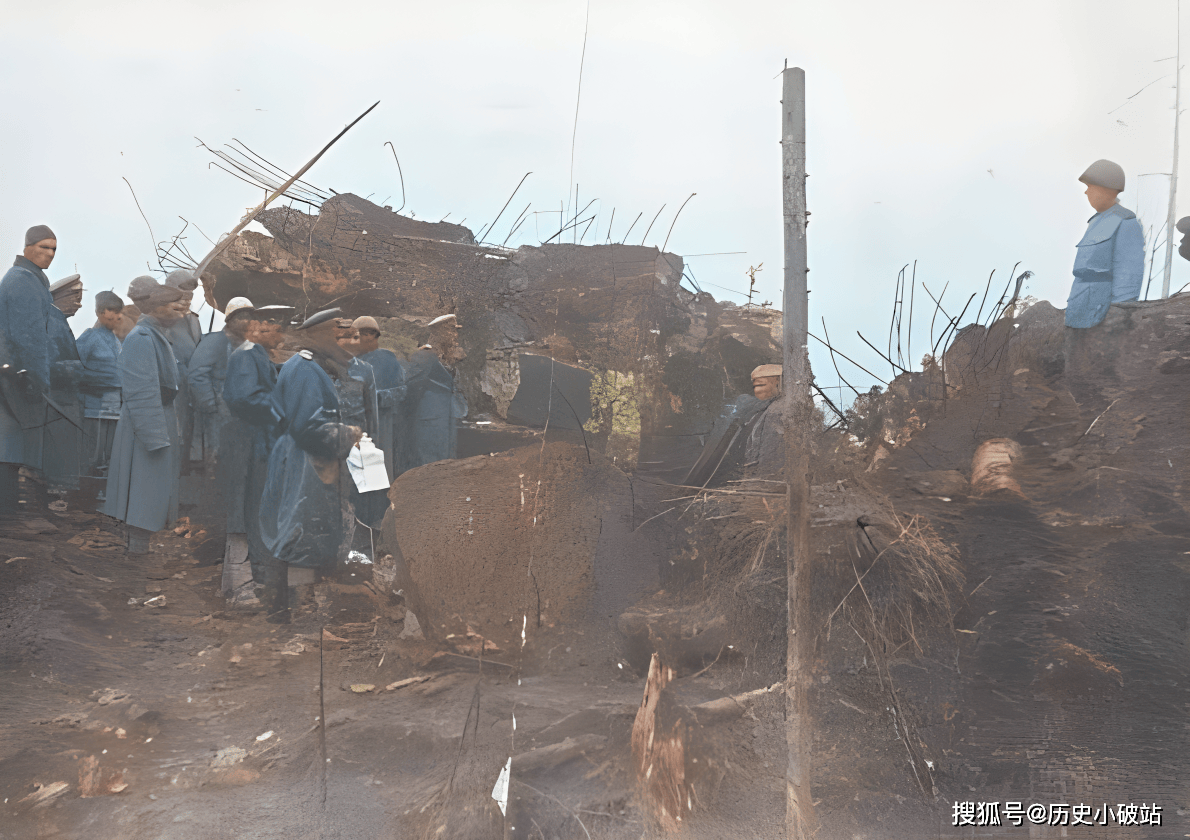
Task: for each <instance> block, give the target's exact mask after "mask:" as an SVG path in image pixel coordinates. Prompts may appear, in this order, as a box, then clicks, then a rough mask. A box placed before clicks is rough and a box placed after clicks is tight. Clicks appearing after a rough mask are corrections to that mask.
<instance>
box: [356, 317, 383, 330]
mask: <svg viewBox="0 0 1190 840" xmlns="http://www.w3.org/2000/svg"><path fill="white" fill-rule="evenodd" d="M351 326H352V327H353V328H355V329H357V330H372V331H373V332H377V333H378V332H380V325H379V324H377V323H376V319H375V318H373V317H372V316H371V315H361V316H359V317H358V318H356V319H355V320H354V321H352V322H351Z"/></svg>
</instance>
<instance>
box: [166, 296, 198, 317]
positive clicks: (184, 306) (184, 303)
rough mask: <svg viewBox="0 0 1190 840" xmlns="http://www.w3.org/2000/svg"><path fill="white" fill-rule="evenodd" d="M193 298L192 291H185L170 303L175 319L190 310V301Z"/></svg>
mask: <svg viewBox="0 0 1190 840" xmlns="http://www.w3.org/2000/svg"><path fill="white" fill-rule="evenodd" d="M193 299H194V294H193V293H192V292H185V293H184V294H183V295H182V296H181V297H180V298H178V299H177V300H175V301H174V302H173V303H171V304H170V307H171V308H173V310H174V312H175V313H176V317H175V318H174V320H175V321H176V320H178V319H180V318H181V317H182V316H184V315H185V314H186V313H187V312H189V311H190V301H192V300H193Z"/></svg>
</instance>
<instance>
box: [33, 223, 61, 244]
mask: <svg viewBox="0 0 1190 840" xmlns="http://www.w3.org/2000/svg"><path fill="white" fill-rule="evenodd" d="M57 238H58V236H57V235H56V234H55V233H54V232H53V231H52V230H50V226H49V225H34V226H33V227H31V228H29V229H28V230H27V231H25V247H26V248H27V247H29V246H30V245H36V244H37V243H38V242H40V241H41V240H43V239H53V240H57Z"/></svg>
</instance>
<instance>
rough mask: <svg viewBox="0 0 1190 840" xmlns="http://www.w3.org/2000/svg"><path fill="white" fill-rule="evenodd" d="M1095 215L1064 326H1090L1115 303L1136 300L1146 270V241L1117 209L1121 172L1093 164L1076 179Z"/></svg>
mask: <svg viewBox="0 0 1190 840" xmlns="http://www.w3.org/2000/svg"><path fill="white" fill-rule="evenodd" d="M1079 180H1080V181H1082V182H1083V183H1084V184H1086V185H1087V189H1086V195H1087V201H1089V202H1090V204H1091V206H1092V207H1093V208H1095V215H1094V216H1092V217H1091V218H1090V219H1088V220H1087V232H1086V233H1085V234H1083V238H1082V239H1081V240H1079V243H1078V253H1077V255H1076V256H1075V259H1074V283H1073V285H1072V286H1071V287H1070V297H1069V299H1068V300H1067V301H1066V326H1068V327H1075V328H1078V329H1086V328H1088V327H1093V326H1095V325H1096V324H1098V323H1099V322H1101V321H1102V320H1103V318H1104V316H1105V315H1107V308H1108V307H1109V306H1110V305H1111V304H1113V303H1121V302H1123V301H1129V300H1136V299H1137V298H1138V297H1140V288H1141V281H1142V279H1143V278H1144V268H1145V237H1144V231H1143V230H1141V226H1140V222H1139V221H1138V220H1137V218H1136V214H1135V213H1133V212H1132V211H1131V210H1127V209H1125V208H1124V207H1122V206H1121V205H1120V204H1119V195H1120V193H1121V192H1123V190H1124V170H1123V169H1122V168H1121V167H1120V166H1119V164H1116V163H1113V162H1111V161H1110V160H1097V161H1095V162H1094V163H1093V164H1091V165H1090V166H1089V167H1088V168H1087V171H1086V172H1084V173H1083V174H1082V175H1081V176H1079Z"/></svg>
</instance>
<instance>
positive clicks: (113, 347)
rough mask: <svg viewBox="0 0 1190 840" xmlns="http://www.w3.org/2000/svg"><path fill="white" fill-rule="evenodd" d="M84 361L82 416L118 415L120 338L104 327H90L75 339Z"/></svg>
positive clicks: (89, 417)
mask: <svg viewBox="0 0 1190 840" xmlns="http://www.w3.org/2000/svg"><path fill="white" fill-rule="evenodd" d="M75 346H76V347H77V348H78V354H79V359H80V360H81V361H82V363H83V381H82V385H81V389H82V392H83V416H84V417H86V418H88V419H92V420H93V419H97V418H100V417H106V416H108V415H109V414H111V413H113V410H114V413H116V414H119V411H120V370H119V364H118V362H119V358H120V339H119V338H117V337H116V334H115V333H114V332H112V331H111V330H109V329H108V328H107V327H104V326H96V327H89V328H88V329H87V330H85V331H84V332H83V334H82V335H80V336H79V337H78V340H77V341H76V342H75Z"/></svg>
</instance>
